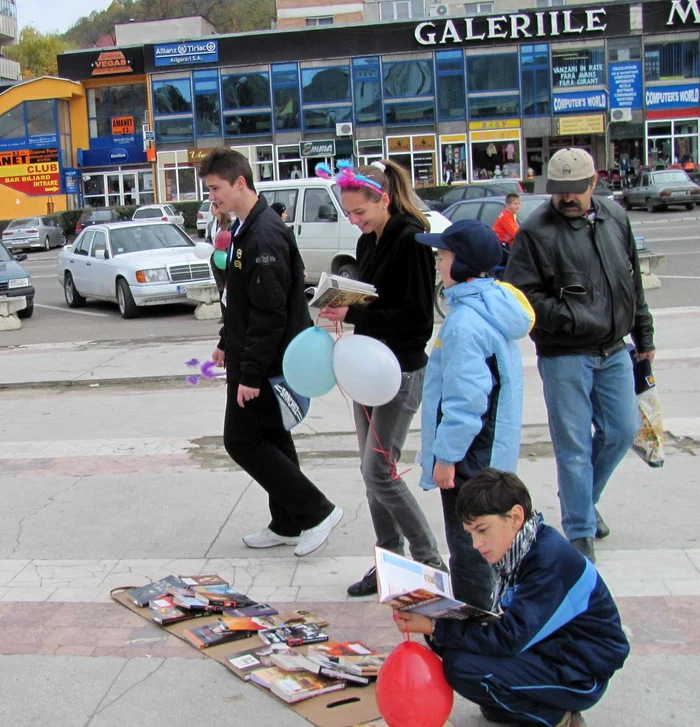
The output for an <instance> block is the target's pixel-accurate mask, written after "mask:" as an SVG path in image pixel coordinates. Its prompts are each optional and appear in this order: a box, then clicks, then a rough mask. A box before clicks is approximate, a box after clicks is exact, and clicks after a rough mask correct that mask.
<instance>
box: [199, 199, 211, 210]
mask: <svg viewBox="0 0 700 727" xmlns="http://www.w3.org/2000/svg"><path fill="white" fill-rule="evenodd" d="M210 207H211V202H210V201H209V200H205V201H204V202H202V206H201V207H200V208H199V211H200V212H209V209H210Z"/></svg>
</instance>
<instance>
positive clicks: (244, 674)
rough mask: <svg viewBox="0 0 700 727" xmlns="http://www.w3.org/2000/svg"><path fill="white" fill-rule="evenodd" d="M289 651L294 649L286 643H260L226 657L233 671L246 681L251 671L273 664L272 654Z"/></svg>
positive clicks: (291, 651) (266, 667) (287, 652)
mask: <svg viewBox="0 0 700 727" xmlns="http://www.w3.org/2000/svg"><path fill="white" fill-rule="evenodd" d="M290 653H294V649H292V648H290V647H289V646H287V644H260V645H259V646H256V647H255V648H253V649H248V650H247V651H240V652H238V653H236V654H231V656H227V657H226V659H227V661H228V662H229V664H231V667H232V668H233V672H234V673H235V674H236V675H237V676H239V677H240V678H241V679H243V680H244V681H248V680H249V679H250V676H251V674H252V672H254V671H258V670H259V669H269V668H270V667H272V666H275V664H273V662H272V657H273V655H275V654H290Z"/></svg>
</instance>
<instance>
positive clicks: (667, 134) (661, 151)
mask: <svg viewBox="0 0 700 727" xmlns="http://www.w3.org/2000/svg"><path fill="white" fill-rule="evenodd" d="M698 161H699V159H698V120H697V119H683V120H678V121H662V122H658V121H657V122H647V164H648V165H649V166H651V167H653V168H654V169H665V168H667V167H670V166H671V165H675V168H676V169H685V170H686V171H695V168H696V166H697V164H698Z"/></svg>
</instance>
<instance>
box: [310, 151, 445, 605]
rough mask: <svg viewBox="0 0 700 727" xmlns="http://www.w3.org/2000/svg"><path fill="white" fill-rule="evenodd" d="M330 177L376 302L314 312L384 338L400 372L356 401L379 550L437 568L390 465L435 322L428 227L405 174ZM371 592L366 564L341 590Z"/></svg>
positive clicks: (370, 170) (414, 508)
mask: <svg viewBox="0 0 700 727" xmlns="http://www.w3.org/2000/svg"><path fill="white" fill-rule="evenodd" d="M336 179H337V180H338V185H339V186H340V188H341V201H342V204H343V207H344V209H345V211H346V212H347V213H348V216H349V219H350V222H351V223H352V224H353V225H357V227H359V228H360V231H361V232H362V235H361V236H360V239H359V240H358V242H357V250H356V259H357V264H358V267H359V277H360V280H361V281H362V282H363V283H371V284H372V285H374V286H375V287H376V289H377V296H378V297H377V299H376V300H375V301H373V302H372V303H370V304H369V305H368V306H366V307H364V308H322V309H321V311H320V312H319V318H326V319H328V320H331V321H336V322H342V321H345V322H347V323H352V324H353V325H354V326H355V333H357V334H362V335H364V336H371V337H372V338H376V339H378V340H380V341H383V342H384V343H385V344H386V345H387V346H388V347H389V348H390V349H391V350H392V351H393V352H394V354H395V355H396V358H397V359H398V361H399V365H400V366H401V372H402V373H401V387H400V389H399V392H398V394H397V395H396V396H395V397H394V398H393V399H392V400H391V401H390V402H389V403H388V404H384V405H383V406H375V407H367V408H366V409H365V407H363V406H360V405H359V404H355V405H354V414H355V427H356V428H357V437H358V441H359V446H360V468H361V471H362V477H363V479H364V482H365V486H366V488H367V500H368V502H369V511H370V515H371V517H372V524H373V525H374V532H375V534H376V536H377V545H378V546H379V547H380V548H384V549H386V550H390V551H392V552H394V553H399V554H401V555H403V552H404V541H405V540H408V544H409V548H410V551H411V556H412V557H413V559H414V560H418V561H422V562H423V563H428V564H430V565H432V566H435V567H438V568H443V567H444V565H443V562H442V559H441V558H440V553H439V551H438V547H437V543H436V541H435V536H434V535H433V533H432V530H431V529H430V525H429V524H428V521H427V519H426V517H425V515H424V514H423V511H422V510H421V508H420V506H419V505H418V502H417V500H416V498H415V497H414V495H413V493H412V492H411V491H410V490H409V489H408V487H407V485H406V483H405V482H404V481H403V479H402V478H401V477H400V476H399V475H398V474H397V472H396V464H395V463H397V462H398V461H399V459H400V458H401V451H402V449H403V446H404V443H405V441H406V437H407V435H408V429H409V427H410V425H411V421H412V420H413V417H414V415H415V413H416V412H417V411H418V407H419V406H420V402H421V397H422V391H423V378H424V376H425V365H426V363H427V360H428V357H427V356H426V353H425V347H426V345H427V343H428V340H429V339H430V337H431V335H432V333H433V324H434V320H435V314H434V312H433V293H434V290H435V256H434V255H433V251H432V250H431V249H430V248H429V247H425V246H424V245H420V244H419V243H417V242H416V233H419V232H429V231H430V223H429V222H428V220H427V219H426V217H425V215H424V214H423V213H422V212H421V211H420V209H418V207H417V206H416V203H415V201H414V200H415V193H414V192H413V189H412V187H411V181H410V179H409V177H408V174H407V173H406V171H405V170H404V169H403V168H402V167H400V166H399V165H398V164H396V163H394V162H390V161H381V162H373V163H372V164H371V165H370V166H362V167H359V168H358V169H355V170H354V171H353V170H350V169H344V170H343V173H342V174H340V175H338V177H337V178H336ZM370 422H371V426H370ZM385 452H386V453H388V455H386V454H384V453H385ZM392 463H393V466H392ZM376 592H377V577H376V573H375V569H374V568H371V569H370V570H369V571H368V572H367V573H366V574H365V575H364V577H363V578H362V579H361V580H360V581H358V582H357V583H353V584H352V585H351V586H350V587H349V588H348V593H349V594H350V595H351V596H367V595H369V594H372V593H376Z"/></svg>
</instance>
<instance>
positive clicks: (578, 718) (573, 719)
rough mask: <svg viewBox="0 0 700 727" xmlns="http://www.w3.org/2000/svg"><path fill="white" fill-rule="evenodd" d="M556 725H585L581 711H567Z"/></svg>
mask: <svg viewBox="0 0 700 727" xmlns="http://www.w3.org/2000/svg"><path fill="white" fill-rule="evenodd" d="M557 727H586V720H585V719H584V718H583V715H582V714H581V712H567V713H566V714H565V715H564V718H563V719H562V721H561V722H559V724H558V725H557Z"/></svg>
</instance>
